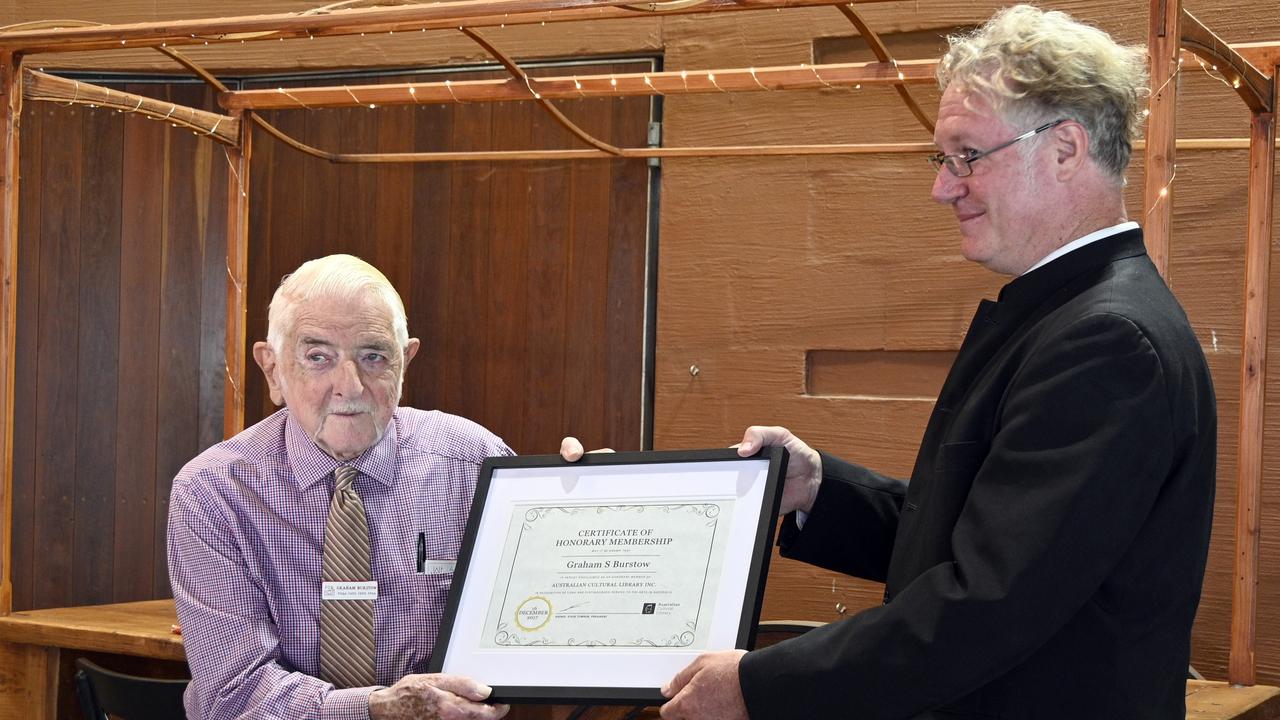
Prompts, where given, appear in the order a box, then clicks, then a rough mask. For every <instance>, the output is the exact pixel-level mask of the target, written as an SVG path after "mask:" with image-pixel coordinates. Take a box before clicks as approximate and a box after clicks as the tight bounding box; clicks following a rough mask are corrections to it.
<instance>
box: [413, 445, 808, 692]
mask: <svg viewBox="0 0 1280 720" xmlns="http://www.w3.org/2000/svg"><path fill="white" fill-rule="evenodd" d="M785 472H786V451H785V450H783V449H782V448H768V449H767V453H765V454H758V455H756V456H753V457H750V458H740V457H738V455H737V452H736V451H734V450H694V451H672V452H634V453H599V454H591V455H587V456H585V457H584V458H583V459H582V460H580V461H579V462H577V463H566V462H564V461H563V460H562V459H561V458H560V456H558V455H545V456H525V457H514V458H489V459H488V460H486V461H485V464H484V466H483V467H482V468H481V471H480V477H479V480H478V482H477V485H476V493H475V500H474V501H473V503H472V507H471V513H470V516H469V517H468V520H467V529H466V534H465V536H464V537H463V542H462V547H461V549H460V551H459V555H458V563H457V566H456V569H455V571H454V576H453V585H452V587H451V588H450V591H449V600H448V603H447V605H446V607H445V613H444V618H443V622H442V623H441V627H440V633H439V635H438V637H437V640H436V646H435V650H434V653H433V654H432V657H431V662H430V664H429V667H428V671H429V672H446V673H454V674H460V675H468V676H471V677H474V678H476V679H478V680H480V681H481V682H484V683H485V684H487V685H489V686H491V687H492V688H493V689H494V690H493V696H492V699H493V700H495V701H498V702H565V703H576V702H604V703H632V704H638V703H646V704H658V703H661V702H662V701H663V698H662V695H661V693H660V692H659V691H658V688H660V687H661V686H662V685H663V684H664V683H666V682H667V681H668V680H670V679H671V678H672V677H673V676H674V675H675V673H676V672H678V671H679V670H680V669H682V668H683V667H684V666H685V665H687V664H688V663H689V662H691V661H692V660H693V659H694V658H695V657H697V656H698V655H699V654H700V653H702V652H705V651H708V650H723V649H729V648H746V647H748V646H749V645H750V644H751V643H752V642H753V640H754V634H755V627H756V622H757V621H758V620H759V616H760V605H761V602H762V601H763V592H764V577H765V573H766V572H767V570H768V563H769V557H770V554H771V547H772V544H773V537H774V529H775V527H776V525H777V515H778V502H779V500H780V498H781V490H782V488H781V483H782V480H781V478H782V477H783V475H784V474H785Z"/></svg>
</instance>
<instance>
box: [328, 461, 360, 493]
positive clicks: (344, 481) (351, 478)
mask: <svg viewBox="0 0 1280 720" xmlns="http://www.w3.org/2000/svg"><path fill="white" fill-rule="evenodd" d="M358 474H359V471H358V470H356V469H355V468H353V467H351V466H350V465H339V466H338V467H337V469H335V470H334V471H333V479H334V481H335V483H334V488H333V491H334V493H336V494H340V493H344V492H346V491H347V490H350V489H351V483H353V482H355V480H356V475H358Z"/></svg>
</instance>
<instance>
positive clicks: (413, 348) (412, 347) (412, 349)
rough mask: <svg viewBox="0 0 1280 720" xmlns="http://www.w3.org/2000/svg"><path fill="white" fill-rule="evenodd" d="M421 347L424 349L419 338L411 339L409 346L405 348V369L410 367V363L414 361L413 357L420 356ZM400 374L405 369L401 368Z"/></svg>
mask: <svg viewBox="0 0 1280 720" xmlns="http://www.w3.org/2000/svg"><path fill="white" fill-rule="evenodd" d="M420 347H422V342H421V341H419V340H418V338H409V344H408V345H405V346H404V367H405V368H407V367H409V361H410V360H412V359H413V356H415V355H417V354H418V348H420ZM400 372H402V373H403V372H404V368H401V369H400Z"/></svg>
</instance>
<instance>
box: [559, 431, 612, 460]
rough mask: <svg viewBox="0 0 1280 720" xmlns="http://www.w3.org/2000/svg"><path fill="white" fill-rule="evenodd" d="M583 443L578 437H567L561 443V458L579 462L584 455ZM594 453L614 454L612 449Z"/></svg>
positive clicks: (602, 449) (594, 451) (603, 449)
mask: <svg viewBox="0 0 1280 720" xmlns="http://www.w3.org/2000/svg"><path fill="white" fill-rule="evenodd" d="M583 452H584V451H583V449H582V443H581V442H580V441H579V440H578V438H576V437H572V436H570V437H567V438H565V439H563V440H561V441H560V457H562V458H564V459H565V460H568V461H569V462H577V461H578V460H579V459H581V458H582V455H583ZM591 452H593V453H600V452H613V450H611V449H610V448H600V449H599V450H592V451H591Z"/></svg>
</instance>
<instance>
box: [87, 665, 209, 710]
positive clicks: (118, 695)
mask: <svg viewBox="0 0 1280 720" xmlns="http://www.w3.org/2000/svg"><path fill="white" fill-rule="evenodd" d="M76 667H77V668H78V669H77V670H76V697H78V698H79V699H80V709H81V710H82V711H84V718H85V720H107V716H108V715H113V716H116V717H119V718H123V720H171V719H172V718H183V717H186V711H185V710H184V709H183V707H182V692H183V691H184V690H186V689H187V683H188V682H190V681H189V680H162V679H160V678H149V677H138V676H136V675H125V674H124V673H118V672H114V671H111V670H108V669H106V668H104V667H100V666H98V665H95V664H94V663H92V662H89V661H88V660H86V659H84V658H76Z"/></svg>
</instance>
